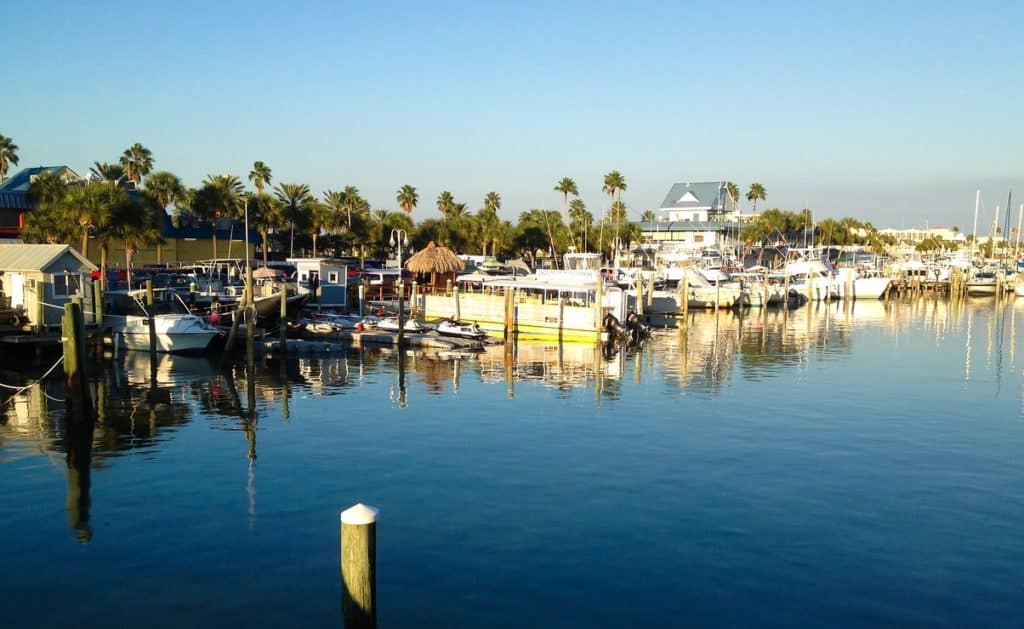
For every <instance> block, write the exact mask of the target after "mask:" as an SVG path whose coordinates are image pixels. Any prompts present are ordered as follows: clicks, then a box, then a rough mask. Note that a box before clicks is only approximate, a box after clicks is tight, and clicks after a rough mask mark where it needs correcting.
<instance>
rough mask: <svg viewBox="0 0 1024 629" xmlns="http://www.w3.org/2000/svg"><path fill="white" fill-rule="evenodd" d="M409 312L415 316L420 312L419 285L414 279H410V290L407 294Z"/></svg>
mask: <svg viewBox="0 0 1024 629" xmlns="http://www.w3.org/2000/svg"><path fill="white" fill-rule="evenodd" d="M409 303H410V306H409V314H411V315H412V316H414V317H415V316H417V315H419V314H420V308H419V305H420V300H419V285H418V284H417V283H416V280H413V281H412V292H411V293H410V294H409Z"/></svg>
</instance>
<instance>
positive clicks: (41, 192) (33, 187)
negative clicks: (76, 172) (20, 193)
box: [28, 170, 68, 207]
mask: <svg viewBox="0 0 1024 629" xmlns="http://www.w3.org/2000/svg"><path fill="white" fill-rule="evenodd" d="M67 193H68V189H67V184H65V183H64V180H63V179H61V176H60V175H58V174H57V173H55V172H53V171H52V170H44V171H43V172H41V173H39V174H38V175H36V176H35V178H33V180H32V182H31V183H29V185H28V197H29V200H30V201H32V202H33V203H35V204H36V206H37V207H39V206H42V205H58V204H59V203H60V202H61V201H62V200H63V199H64V197H65V196H67Z"/></svg>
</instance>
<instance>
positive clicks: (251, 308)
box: [245, 262, 256, 377]
mask: <svg viewBox="0 0 1024 629" xmlns="http://www.w3.org/2000/svg"><path fill="white" fill-rule="evenodd" d="M255 289H256V287H255V286H254V285H253V283H252V265H251V264H249V263H248V262H246V264H245V295H246V304H245V356H246V361H247V363H248V366H249V368H250V369H252V368H253V365H254V364H255V362H254V361H255V356H256V350H255V348H254V347H253V341H254V339H255V338H256V295H255V293H254V291H255ZM249 376H250V377H252V372H250V374H249Z"/></svg>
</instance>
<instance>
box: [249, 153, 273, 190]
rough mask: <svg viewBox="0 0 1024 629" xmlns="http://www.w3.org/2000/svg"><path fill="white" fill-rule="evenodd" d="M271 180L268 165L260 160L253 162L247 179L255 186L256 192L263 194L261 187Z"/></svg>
mask: <svg viewBox="0 0 1024 629" xmlns="http://www.w3.org/2000/svg"><path fill="white" fill-rule="evenodd" d="M272 180H273V175H272V173H271V172H270V166H267V165H266V164H264V163H263V162H260V161H257V162H253V164H252V170H250V171H249V181H251V182H252V185H254V186H256V192H258V193H259V194H263V187H264V186H267V185H269V184H270V182H271V181H272Z"/></svg>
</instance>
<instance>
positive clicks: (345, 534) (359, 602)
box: [341, 503, 380, 629]
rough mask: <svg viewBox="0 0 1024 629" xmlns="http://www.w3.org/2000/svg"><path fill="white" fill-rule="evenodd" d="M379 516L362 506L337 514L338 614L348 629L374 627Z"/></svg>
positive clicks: (376, 511)
mask: <svg viewBox="0 0 1024 629" xmlns="http://www.w3.org/2000/svg"><path fill="white" fill-rule="evenodd" d="M379 514H380V511H379V510H378V509H375V508H373V507H369V506H367V505H364V504H362V503H359V504H356V505H354V506H352V507H349V508H348V509H345V510H344V511H342V512H341V584H342V614H343V616H344V620H345V627H347V628H348V629H354V628H357V627H360V628H361V627H376V626H377V516H378V515H379Z"/></svg>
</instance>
